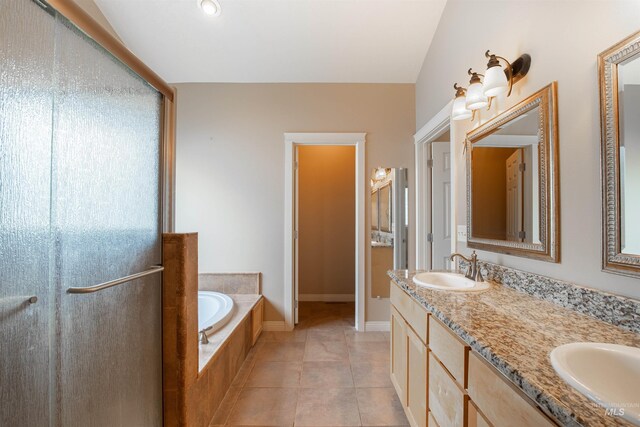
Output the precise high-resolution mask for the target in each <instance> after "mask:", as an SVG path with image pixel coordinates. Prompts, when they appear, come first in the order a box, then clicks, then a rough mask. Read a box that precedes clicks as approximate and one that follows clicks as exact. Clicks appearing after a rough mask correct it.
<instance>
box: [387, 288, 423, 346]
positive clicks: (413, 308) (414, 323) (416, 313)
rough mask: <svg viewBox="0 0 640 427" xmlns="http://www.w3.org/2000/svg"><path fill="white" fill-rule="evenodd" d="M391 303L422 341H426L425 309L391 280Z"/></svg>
mask: <svg viewBox="0 0 640 427" xmlns="http://www.w3.org/2000/svg"><path fill="white" fill-rule="evenodd" d="M391 304H393V305H394V306H395V308H396V310H398V312H399V313H400V315H401V316H402V317H404V319H405V320H406V321H407V323H408V324H409V326H411V328H412V329H413V330H414V331H416V334H417V335H418V337H420V339H421V340H422V342H424V343H426V342H427V311H426V310H425V309H424V308H422V307H421V306H420V304H418V303H417V302H415V301H414V300H412V299H411V297H410V296H409V295H408V294H407V293H406V292H405V291H403V290H402V289H400V287H399V286H398V285H396V284H395V283H393V282H391Z"/></svg>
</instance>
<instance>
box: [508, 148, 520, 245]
mask: <svg viewBox="0 0 640 427" xmlns="http://www.w3.org/2000/svg"><path fill="white" fill-rule="evenodd" d="M522 164H523V163H522V150H521V149H518V150H516V152H515V153H513V154H512V155H511V156H509V158H508V159H507V190H506V191H507V240H509V241H512V242H520V241H523V240H524V236H523V235H521V233H520V232H521V231H522V223H523V209H522V201H523V200H522V192H523V191H522V190H523V188H522V186H523V180H522V170H521V167H520V165H522Z"/></svg>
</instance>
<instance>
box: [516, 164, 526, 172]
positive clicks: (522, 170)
mask: <svg viewBox="0 0 640 427" xmlns="http://www.w3.org/2000/svg"><path fill="white" fill-rule="evenodd" d="M518 169H520V172H524V171H525V170H526V169H527V164H526V163H520V166H518Z"/></svg>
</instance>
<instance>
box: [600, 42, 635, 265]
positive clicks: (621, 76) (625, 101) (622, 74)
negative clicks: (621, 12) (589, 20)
mask: <svg viewBox="0 0 640 427" xmlns="http://www.w3.org/2000/svg"><path fill="white" fill-rule="evenodd" d="M598 72H599V77H600V79H599V80H600V117H601V126H602V174H601V176H602V192H603V212H602V218H603V249H602V253H603V269H604V270H606V271H611V272H615V273H620V274H626V275H630V276H637V277H640V221H639V220H638V219H640V120H639V119H640V32H638V33H636V34H634V35H632V36H631V37H628V38H626V39H625V40H623V41H621V42H620V43H618V44H616V45H615V46H612V47H611V48H609V49H607V50H606V51H604V52H602V53H601V54H600V55H599V56H598Z"/></svg>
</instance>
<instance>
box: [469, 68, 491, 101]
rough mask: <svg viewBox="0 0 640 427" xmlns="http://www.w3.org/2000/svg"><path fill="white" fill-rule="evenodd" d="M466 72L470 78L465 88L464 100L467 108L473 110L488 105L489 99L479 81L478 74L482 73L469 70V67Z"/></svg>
mask: <svg viewBox="0 0 640 427" xmlns="http://www.w3.org/2000/svg"><path fill="white" fill-rule="evenodd" d="M467 74H469V75H470V76H471V80H469V88H468V89H467V99H466V101H465V105H466V106H467V109H468V110H471V111H474V110H479V109H480V108H484V107H486V106H487V105H489V100H488V99H487V97H486V96H485V94H484V91H483V88H482V83H481V81H480V76H482V74H478V73H476V72H474V71H471V68H469V70H468V71H467ZM483 77H484V76H483Z"/></svg>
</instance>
